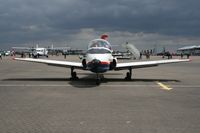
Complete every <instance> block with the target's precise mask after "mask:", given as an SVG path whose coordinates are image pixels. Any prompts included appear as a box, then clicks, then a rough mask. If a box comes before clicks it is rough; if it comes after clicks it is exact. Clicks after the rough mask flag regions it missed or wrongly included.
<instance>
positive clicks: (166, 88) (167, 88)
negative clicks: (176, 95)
mask: <svg viewBox="0 0 200 133" xmlns="http://www.w3.org/2000/svg"><path fill="white" fill-rule="evenodd" d="M156 83H157V84H158V85H159V86H160V87H161V89H163V90H168V91H169V90H172V89H173V88H170V87H168V86H167V85H165V84H163V83H161V82H158V81H157V82H156Z"/></svg>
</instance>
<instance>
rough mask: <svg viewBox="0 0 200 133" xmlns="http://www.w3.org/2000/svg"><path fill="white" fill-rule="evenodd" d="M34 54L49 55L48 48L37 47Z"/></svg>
mask: <svg viewBox="0 0 200 133" xmlns="http://www.w3.org/2000/svg"><path fill="white" fill-rule="evenodd" d="M33 55H34V56H36V55H39V56H47V55H48V50H47V49H46V48H36V49H35V50H34V51H33Z"/></svg>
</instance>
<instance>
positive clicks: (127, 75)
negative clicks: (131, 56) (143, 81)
mask: <svg viewBox="0 0 200 133" xmlns="http://www.w3.org/2000/svg"><path fill="white" fill-rule="evenodd" d="M125 79H126V80H131V74H130V73H129V72H127V73H126V78H125Z"/></svg>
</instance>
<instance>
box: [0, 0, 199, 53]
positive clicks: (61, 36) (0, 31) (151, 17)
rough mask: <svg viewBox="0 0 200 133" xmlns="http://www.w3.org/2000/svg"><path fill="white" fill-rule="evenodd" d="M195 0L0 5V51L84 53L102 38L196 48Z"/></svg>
mask: <svg viewBox="0 0 200 133" xmlns="http://www.w3.org/2000/svg"><path fill="white" fill-rule="evenodd" d="M199 7H200V1H199V0H0V49H8V48H9V47H12V46H32V45H34V44H36V43H39V44H40V45H42V46H49V45H51V44H52V43H53V44H54V45H55V46H65V45H68V46H71V47H72V48H86V47H87V44H88V42H89V41H90V40H91V39H94V38H97V37H99V36H100V35H101V34H103V33H107V34H109V36H110V42H111V43H112V44H117V45H119V44H122V43H125V42H126V41H129V42H131V43H134V44H135V45H136V46H137V47H139V48H140V49H144V48H150V47H155V46H157V47H163V46H166V47H173V48H177V47H182V46H185V45H200V38H199V36H200V12H199Z"/></svg>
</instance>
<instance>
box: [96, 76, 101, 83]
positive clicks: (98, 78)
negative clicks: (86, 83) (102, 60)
mask: <svg viewBox="0 0 200 133" xmlns="http://www.w3.org/2000/svg"><path fill="white" fill-rule="evenodd" d="M100 83H101V78H100V75H99V74H98V73H97V78H96V85H100Z"/></svg>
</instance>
